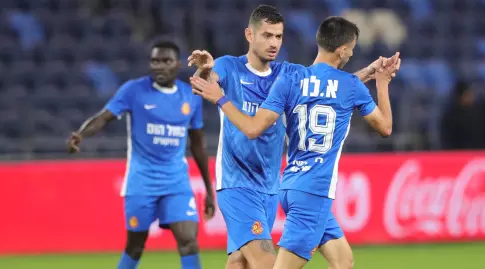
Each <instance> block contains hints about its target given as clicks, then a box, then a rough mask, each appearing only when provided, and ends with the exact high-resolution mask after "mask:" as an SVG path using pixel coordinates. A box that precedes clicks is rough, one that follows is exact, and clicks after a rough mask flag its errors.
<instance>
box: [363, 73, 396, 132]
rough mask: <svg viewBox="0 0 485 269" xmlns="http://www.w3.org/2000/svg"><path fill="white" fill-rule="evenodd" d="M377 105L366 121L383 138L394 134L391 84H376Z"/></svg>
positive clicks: (365, 117)
mask: <svg viewBox="0 0 485 269" xmlns="http://www.w3.org/2000/svg"><path fill="white" fill-rule="evenodd" d="M376 85H377V103H378V104H379V105H378V106H377V107H375V109H374V110H373V111H372V112H371V113H370V114H368V115H366V116H364V120H365V121H366V122H367V123H368V124H369V125H370V126H371V127H372V128H373V129H374V130H375V131H376V132H377V133H378V134H379V135H380V136H382V137H389V136H390V135H391V133H392V110H391V102H390V100H389V83H387V84H386V83H382V82H376Z"/></svg>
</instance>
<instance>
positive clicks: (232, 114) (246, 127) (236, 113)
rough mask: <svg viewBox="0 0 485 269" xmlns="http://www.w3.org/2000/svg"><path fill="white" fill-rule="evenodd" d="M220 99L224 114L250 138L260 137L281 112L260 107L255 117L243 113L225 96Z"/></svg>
mask: <svg viewBox="0 0 485 269" xmlns="http://www.w3.org/2000/svg"><path fill="white" fill-rule="evenodd" d="M222 99H225V100H221V99H219V100H220V101H219V103H221V105H220V107H221V110H222V111H223V112H224V115H225V116H226V117H227V118H228V119H229V120H230V121H231V122H232V123H233V124H234V125H236V127H237V128H238V129H239V130H241V132H243V133H244V134H245V135H246V136H247V137H248V138H249V139H256V138H258V137H259V136H260V135H261V134H262V133H263V132H264V131H266V129H268V128H269V127H270V126H271V125H272V124H273V123H275V121H276V120H277V119H278V118H279V116H280V115H279V114H278V113H276V112H274V111H271V110H269V109H264V108H259V109H258V112H256V115H254V116H253V117H251V116H248V115H246V114H244V113H242V112H241V111H240V110H239V109H237V108H236V106H234V104H233V103H232V102H231V101H229V99H226V97H223V98H222Z"/></svg>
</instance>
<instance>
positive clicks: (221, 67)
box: [212, 56, 231, 89]
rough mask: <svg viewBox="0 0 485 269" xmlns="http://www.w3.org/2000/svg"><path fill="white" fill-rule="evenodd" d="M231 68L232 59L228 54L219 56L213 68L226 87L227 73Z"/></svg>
mask: <svg viewBox="0 0 485 269" xmlns="http://www.w3.org/2000/svg"><path fill="white" fill-rule="evenodd" d="M230 68H231V61H230V60H229V58H228V57H226V56H223V57H219V58H217V59H216V60H215V62H214V68H213V69H212V71H214V72H216V73H217V75H218V76H219V85H220V86H221V87H222V88H224V89H225V88H226V85H227V75H228V73H229V69H230Z"/></svg>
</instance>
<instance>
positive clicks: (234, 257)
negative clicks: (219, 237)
mask: <svg viewBox="0 0 485 269" xmlns="http://www.w3.org/2000/svg"><path fill="white" fill-rule="evenodd" d="M248 268H249V267H248V264H247V261H246V259H245V258H244V256H243V255H242V253H241V252H239V251H236V252H233V253H231V255H229V257H228V258H227V263H226V269H248Z"/></svg>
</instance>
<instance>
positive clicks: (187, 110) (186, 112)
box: [181, 102, 190, 115]
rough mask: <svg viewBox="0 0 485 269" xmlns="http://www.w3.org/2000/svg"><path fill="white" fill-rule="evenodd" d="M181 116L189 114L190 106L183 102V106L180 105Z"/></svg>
mask: <svg viewBox="0 0 485 269" xmlns="http://www.w3.org/2000/svg"><path fill="white" fill-rule="evenodd" d="M181 110H182V114H184V115H189V114H190V105H189V103H187V102H185V103H184V104H183V105H182V108H181Z"/></svg>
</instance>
